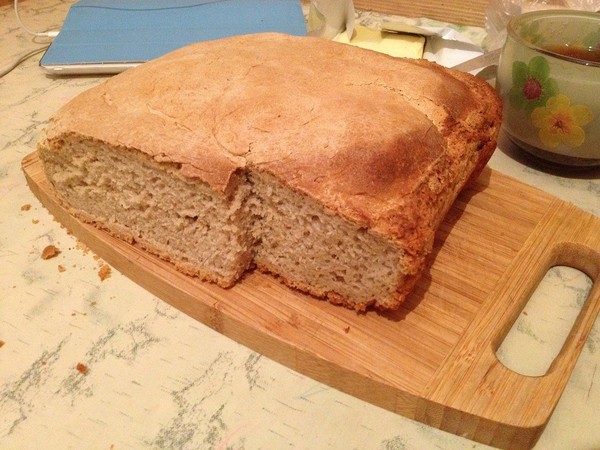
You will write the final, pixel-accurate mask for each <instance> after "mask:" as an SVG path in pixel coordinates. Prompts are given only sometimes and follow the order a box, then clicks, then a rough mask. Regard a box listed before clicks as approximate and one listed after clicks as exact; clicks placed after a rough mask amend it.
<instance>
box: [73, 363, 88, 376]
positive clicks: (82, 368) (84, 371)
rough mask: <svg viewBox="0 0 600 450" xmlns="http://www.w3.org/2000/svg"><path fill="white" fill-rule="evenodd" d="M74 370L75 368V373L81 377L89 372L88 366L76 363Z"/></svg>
mask: <svg viewBox="0 0 600 450" xmlns="http://www.w3.org/2000/svg"><path fill="white" fill-rule="evenodd" d="M76 368H77V371H78V372H79V373H80V374H82V375H87V373H88V372H89V371H90V369H89V368H88V366H86V365H85V364H83V363H77V366H76Z"/></svg>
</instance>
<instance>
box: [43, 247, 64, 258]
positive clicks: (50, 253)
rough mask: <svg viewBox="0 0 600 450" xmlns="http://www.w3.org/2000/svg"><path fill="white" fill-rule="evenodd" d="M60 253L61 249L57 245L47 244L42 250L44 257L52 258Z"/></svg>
mask: <svg viewBox="0 0 600 450" xmlns="http://www.w3.org/2000/svg"><path fill="white" fill-rule="evenodd" d="M59 254H60V250H59V249H58V247H56V246H55V245H47V246H46V247H44V250H42V259H51V258H54V257H56V256H58V255H59Z"/></svg>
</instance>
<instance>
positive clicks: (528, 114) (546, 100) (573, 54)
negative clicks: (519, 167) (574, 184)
mask: <svg viewBox="0 0 600 450" xmlns="http://www.w3.org/2000/svg"><path fill="white" fill-rule="evenodd" d="M507 28H508V33H507V34H508V35H507V39H506V43H505V44H504V47H503V49H502V53H501V55H500V62H499V65H498V74H497V78H496V86H497V89H498V92H499V94H500V96H501V97H502V100H503V103H504V118H503V127H504V130H505V132H506V133H507V135H508V136H509V138H510V139H511V140H512V141H513V142H514V143H515V144H516V145H517V146H519V147H520V148H522V149H523V150H525V151H527V152H529V153H530V154H533V155H534V156H536V157H537V158H541V159H543V160H545V161H549V162H551V163H555V164H560V165H564V166H578V167H590V166H600V14H596V13H588V12H581V11H570V10H548V11H536V12H530V13H525V14H521V15H519V16H517V17H515V18H513V19H512V20H511V21H510V22H509V24H508V27H507Z"/></svg>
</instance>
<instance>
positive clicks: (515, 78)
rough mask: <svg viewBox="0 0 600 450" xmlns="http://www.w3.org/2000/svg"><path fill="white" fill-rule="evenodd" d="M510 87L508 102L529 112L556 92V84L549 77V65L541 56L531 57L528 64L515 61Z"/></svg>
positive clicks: (544, 102)
mask: <svg viewBox="0 0 600 450" xmlns="http://www.w3.org/2000/svg"><path fill="white" fill-rule="evenodd" d="M512 83H513V84H512V88H511V89H510V92H509V99H510V104H511V105H512V106H513V107H515V108H517V109H524V110H525V111H526V112H527V113H530V112H531V111H533V110H534V109H535V108H537V107H539V106H543V105H545V104H546V101H547V100H548V99H549V98H550V97H552V96H554V95H556V94H557V93H558V86H557V83H556V81H555V80H554V79H553V78H550V65H549V64H548V61H546V58H544V57H543V56H535V57H533V58H531V60H530V61H529V63H528V64H525V63H524V62H523V61H515V62H514V63H513V66H512Z"/></svg>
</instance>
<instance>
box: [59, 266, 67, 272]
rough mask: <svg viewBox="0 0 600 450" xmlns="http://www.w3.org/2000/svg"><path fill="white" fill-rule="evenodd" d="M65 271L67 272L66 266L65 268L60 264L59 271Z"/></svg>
mask: <svg viewBox="0 0 600 450" xmlns="http://www.w3.org/2000/svg"><path fill="white" fill-rule="evenodd" d="M65 270H67V269H66V268H65V266H63V265H62V264H59V265H58V271H59V272H60V273H62V272H64V271H65Z"/></svg>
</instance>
